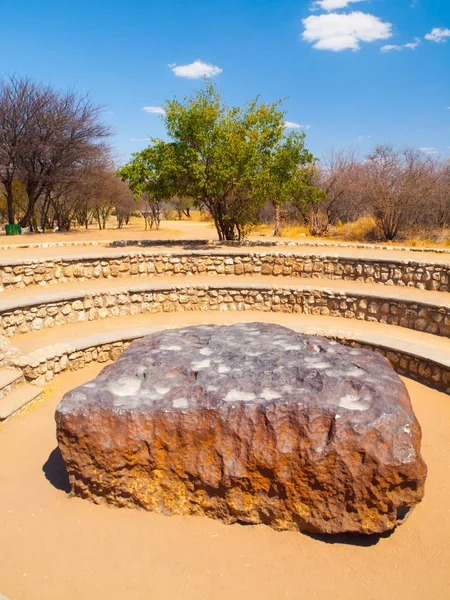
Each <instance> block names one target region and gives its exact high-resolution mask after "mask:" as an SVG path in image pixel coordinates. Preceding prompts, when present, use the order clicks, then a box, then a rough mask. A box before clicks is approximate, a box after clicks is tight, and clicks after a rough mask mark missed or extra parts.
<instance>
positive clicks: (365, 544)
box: [302, 529, 395, 548]
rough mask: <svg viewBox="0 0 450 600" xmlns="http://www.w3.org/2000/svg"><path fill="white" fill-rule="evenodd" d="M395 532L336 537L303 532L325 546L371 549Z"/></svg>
mask: <svg viewBox="0 0 450 600" xmlns="http://www.w3.org/2000/svg"><path fill="white" fill-rule="evenodd" d="M394 531H395V530H394V529H391V530H390V531H386V532H385V533H374V534H372V535H362V534H361V535H359V534H357V533H340V534H336V535H327V534H325V533H310V532H308V531H303V532H302V533H303V534H304V535H307V536H308V537H310V538H312V539H314V540H317V541H319V542H324V543H325V544H344V545H346V546H359V547H361V548H369V547H370V546H375V545H376V544H378V542H379V541H380V540H381V539H382V538H388V537H390V536H391V535H392V534H393V532H394Z"/></svg>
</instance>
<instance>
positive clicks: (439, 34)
mask: <svg viewBox="0 0 450 600" xmlns="http://www.w3.org/2000/svg"><path fill="white" fill-rule="evenodd" d="M449 37H450V29H446V28H441V27H435V28H434V29H432V30H431V32H430V33H427V35H426V36H425V39H426V40H429V41H430V42H438V43H442V42H446V41H447V38H449Z"/></svg>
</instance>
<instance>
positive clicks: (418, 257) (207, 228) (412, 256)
mask: <svg viewBox="0 0 450 600" xmlns="http://www.w3.org/2000/svg"><path fill="white" fill-rule="evenodd" d="M199 239H200V240H217V233H216V230H215V228H214V226H213V225H212V224H211V223H204V222H198V221H163V222H162V224H161V229H160V230H158V231H155V230H152V231H144V230H143V228H142V227H138V226H136V225H133V226H128V227H124V228H123V229H107V230H102V231H99V230H98V229H90V230H88V231H84V230H80V231H70V232H68V233H46V234H34V235H26V236H17V237H14V236H4V235H3V236H2V235H0V245H4V244H10V245H20V244H31V243H38V244H42V243H46V242H70V241H79V242H85V241H96V242H102V243H104V244H105V245H104V246H102V247H99V246H66V247H51V248H29V249H27V248H9V249H8V250H0V259H9V258H11V259H13V258H17V259H22V258H47V257H52V258H55V257H58V256H73V255H86V256H87V255H98V254H100V253H101V254H116V253H117V252H142V251H148V252H150V253H152V252H157V251H162V252H171V251H174V250H176V249H183V248H185V247H186V242H188V241H189V240H199ZM250 239H251V240H258V239H260V240H265V241H267V240H270V241H279V242H286V244H287V243H288V242H289V241H295V242H297V243H299V242H301V241H302V238H297V239H295V240H289V239H287V238H275V237H261V236H250ZM114 240H122V241H129V240H132V241H135V240H152V241H157V240H172V241H173V242H176V241H177V240H179V241H180V245H179V246H178V247H177V246H175V247H171V248H168V247H163V246H162V247H152V248H150V249H149V248H147V249H145V248H143V247H142V246H129V245H127V246H125V247H115V246H112V247H111V246H108V245H107V242H109V241H114ZM306 241H314V242H324V243H326V244H327V246H325V247H311V246H306V245H305V246H287V245H286V246H277V247H272V248H270V247H269V248H268V247H259V248H258V247H252V248H247V250H248V251H254V252H257V251H260V252H261V251H262V252H283V251H284V252H297V253H300V254H326V255H330V254H339V255H340V256H358V257H366V256H367V257H372V258H373V257H377V256H380V257H386V256H388V257H390V258H392V259H393V260H394V259H399V260H407V259H409V260H415V261H419V262H427V261H429V262H439V263H448V262H449V260H450V258H449V255H448V254H439V253H435V252H432V251H428V252H426V251H425V252H413V251H411V252H407V251H402V250H396V249H395V246H393V247H392V250H391V249H389V250H383V249H382V248H380V249H377V250H373V249H370V248H367V249H365V248H343V247H336V246H335V245H333V240H331V239H317V238H311V240H308V239H306ZM183 242H184V245H183ZM337 243H341V242H337V241H335V240H334V244H337ZM226 248H227V251H229V252H241V251H242V249H240V248H234V249H233V248H230V247H226ZM216 249H217V247H216Z"/></svg>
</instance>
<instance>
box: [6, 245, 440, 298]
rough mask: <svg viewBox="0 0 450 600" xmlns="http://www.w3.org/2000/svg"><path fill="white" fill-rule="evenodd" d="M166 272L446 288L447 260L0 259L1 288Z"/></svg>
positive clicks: (189, 254) (194, 255)
mask: <svg viewBox="0 0 450 600" xmlns="http://www.w3.org/2000/svg"><path fill="white" fill-rule="evenodd" d="M169 275H246V276H248V275H270V276H283V277H298V278H302V277H303V278H324V279H344V280H353V281H360V282H364V283H379V284H384V285H396V286H403V287H404V286H408V287H415V288H418V289H424V290H435V291H443V292H447V291H449V289H450V287H449V276H450V264H442V263H441V264H440V263H427V262H416V261H408V260H405V261H399V260H397V261H392V260H390V259H389V258H386V259H383V260H382V259H380V258H377V259H369V258H350V257H346V256H337V255H330V256H325V255H314V256H312V255H309V254H308V255H301V254H297V253H275V252H269V253H253V252H249V251H243V252H241V251H239V252H228V251H226V250H217V251H179V252H173V253H171V254H168V253H149V252H136V253H123V252H121V253H115V254H106V255H103V256H102V255H96V256H89V255H88V256H67V257H61V258H54V259H52V260H47V259H29V260H18V259H15V260H12V259H11V260H8V259H6V260H5V259H3V260H1V261H0V289H2V288H3V289H5V290H7V289H12V288H22V287H26V286H32V285H51V284H57V283H61V282H67V281H80V282H83V281H90V280H94V279H102V278H103V279H117V278H120V277H141V278H146V277H155V276H169Z"/></svg>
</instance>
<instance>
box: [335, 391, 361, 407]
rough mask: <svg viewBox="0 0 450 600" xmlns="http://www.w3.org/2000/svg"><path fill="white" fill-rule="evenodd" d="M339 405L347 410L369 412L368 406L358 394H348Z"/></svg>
mask: <svg viewBox="0 0 450 600" xmlns="http://www.w3.org/2000/svg"><path fill="white" fill-rule="evenodd" d="M338 405H339V406H340V407H341V408H346V409H347V410H367V408H368V406H367V404H366V403H365V402H363V400H362V398H360V397H359V396H357V395H356V394H347V395H346V396H342V398H340V399H339V402H338Z"/></svg>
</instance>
